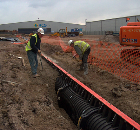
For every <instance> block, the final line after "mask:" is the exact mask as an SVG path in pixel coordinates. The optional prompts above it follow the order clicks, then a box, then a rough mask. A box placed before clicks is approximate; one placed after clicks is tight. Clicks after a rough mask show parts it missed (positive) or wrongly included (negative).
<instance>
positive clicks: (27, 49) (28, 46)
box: [25, 34, 37, 51]
mask: <svg viewBox="0 0 140 130" xmlns="http://www.w3.org/2000/svg"><path fill="white" fill-rule="evenodd" d="M32 36H35V38H36V42H35V45H36V43H37V34H34V35H32ZM25 49H26V51H29V50H32V48H31V45H30V40H29V41H28V43H27V45H26V48H25Z"/></svg>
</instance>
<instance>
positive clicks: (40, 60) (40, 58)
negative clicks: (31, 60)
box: [39, 53, 43, 70]
mask: <svg viewBox="0 0 140 130" xmlns="http://www.w3.org/2000/svg"><path fill="white" fill-rule="evenodd" d="M39 57H40V63H41V67H42V70H43V65H42V60H41V53H40V54H39Z"/></svg>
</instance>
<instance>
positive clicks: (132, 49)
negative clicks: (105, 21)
mask: <svg viewBox="0 0 140 130" xmlns="http://www.w3.org/2000/svg"><path fill="white" fill-rule="evenodd" d="M119 41H120V45H122V46H125V48H126V49H123V50H122V51H121V55H120V58H122V59H123V60H125V61H127V62H129V63H132V64H134V65H137V66H140V22H128V23H127V26H122V27H120V33H119Z"/></svg>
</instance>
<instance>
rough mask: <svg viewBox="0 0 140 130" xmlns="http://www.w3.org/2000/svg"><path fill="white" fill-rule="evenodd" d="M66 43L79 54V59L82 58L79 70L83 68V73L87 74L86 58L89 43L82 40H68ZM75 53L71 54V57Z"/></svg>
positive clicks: (88, 51)
mask: <svg viewBox="0 0 140 130" xmlns="http://www.w3.org/2000/svg"><path fill="white" fill-rule="evenodd" d="M68 44H69V45H70V46H71V47H74V49H75V51H76V53H77V54H78V55H79V59H80V60H82V64H81V65H80V69H79V70H84V75H87V74H88V63H87V59H88V55H89V53H90V45H89V44H88V43H86V42H84V41H75V42H74V41H73V40H69V41H68ZM75 56H76V55H74V56H73V58H74V57H75Z"/></svg>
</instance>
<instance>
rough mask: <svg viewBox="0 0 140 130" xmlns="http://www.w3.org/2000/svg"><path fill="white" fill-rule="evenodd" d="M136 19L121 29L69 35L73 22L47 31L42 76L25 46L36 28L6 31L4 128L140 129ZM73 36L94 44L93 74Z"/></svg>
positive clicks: (0, 77)
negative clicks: (33, 68) (34, 74)
mask: <svg viewBox="0 0 140 130" xmlns="http://www.w3.org/2000/svg"><path fill="white" fill-rule="evenodd" d="M135 24H136V23H130V25H127V26H124V27H121V28H120V32H119V35H113V33H112V34H110V32H108V33H106V35H84V34H83V33H82V32H79V33H78V34H77V33H75V34H74V33H73V34H72V33H69V35H68V32H67V28H66V32H65V30H63V29H61V30H60V31H59V32H56V33H53V34H44V36H43V37H42V38H41V54H42V55H41V56H39V55H38V70H37V71H38V74H39V75H40V77H37V78H33V77H32V73H31V67H30V64H29V60H28V57H27V53H26V51H25V46H26V44H27V42H28V41H29V40H30V37H31V35H32V33H31V34H19V33H18V32H16V33H14V34H0V45H1V48H0V130H140V51H139V47H140V40H139V39H140V38H139V37H138V36H139V33H137V32H139V31H138V30H139V25H138V24H139V23H138V22H137V25H135ZM133 26H135V27H133ZM124 30H125V31H124ZM127 30H129V32H130V30H134V31H133V33H134V34H133V35H132V34H128V31H127ZM14 32H15V31H14ZM124 36H125V37H124ZM69 40H74V41H78V40H81V41H85V42H87V43H88V44H89V45H90V47H91V52H90V54H89V57H88V69H89V73H88V74H87V75H84V71H78V69H79V66H80V64H81V62H80V61H79V56H76V57H74V58H73V56H74V55H75V54H76V52H75V50H74V49H73V48H72V47H70V46H69V45H68V41H69ZM126 41H127V42H126Z"/></svg>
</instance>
